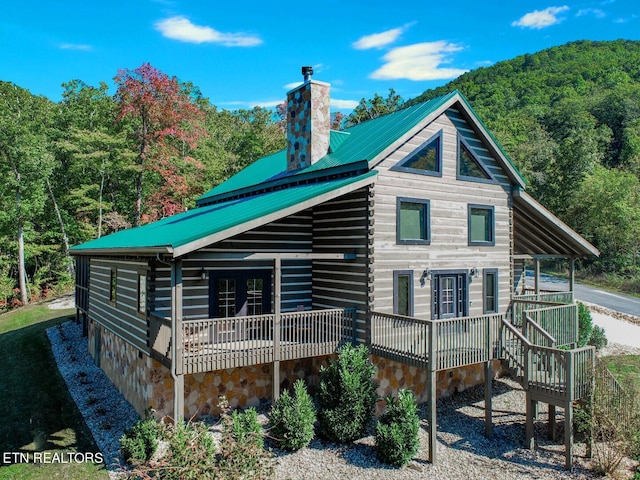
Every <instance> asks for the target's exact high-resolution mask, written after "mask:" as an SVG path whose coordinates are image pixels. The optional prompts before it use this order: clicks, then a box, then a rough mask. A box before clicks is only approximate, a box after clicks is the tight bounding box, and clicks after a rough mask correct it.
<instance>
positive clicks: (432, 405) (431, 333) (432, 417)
mask: <svg viewBox="0 0 640 480" xmlns="http://www.w3.org/2000/svg"><path fill="white" fill-rule="evenodd" d="M427 328H428V341H429V345H428V355H429V356H428V358H427V362H428V370H429V375H428V380H427V381H428V384H427V396H428V398H429V404H428V407H427V421H428V423H429V461H430V462H431V463H435V461H436V447H437V444H438V439H437V436H436V432H437V428H436V402H437V399H436V332H435V329H436V325H435V323H434V322H430V323H429V324H428V327H427Z"/></svg>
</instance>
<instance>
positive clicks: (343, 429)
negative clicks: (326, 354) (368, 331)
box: [317, 344, 378, 443]
mask: <svg viewBox="0 0 640 480" xmlns="http://www.w3.org/2000/svg"><path fill="white" fill-rule="evenodd" d="M374 373H375V368H374V366H373V364H372V363H371V360H369V351H368V349H367V347H366V346H364V345H359V346H358V347H353V346H352V345H351V344H346V345H345V346H344V347H343V348H342V349H341V350H340V352H339V354H338V359H337V360H333V359H332V360H331V362H330V364H329V366H328V367H326V368H324V367H323V368H322V369H321V370H320V385H319V387H318V394H317V400H318V433H319V434H320V435H321V436H322V437H324V438H326V439H327V440H330V441H333V442H338V443H348V442H352V441H354V440H356V439H357V438H360V437H361V436H362V435H363V434H364V433H365V431H366V429H367V427H368V425H369V423H370V422H371V419H372V416H373V410H374V408H375V404H376V402H377V400H378V395H377V393H376V388H377V385H376V384H375V382H374V381H373V375H374Z"/></svg>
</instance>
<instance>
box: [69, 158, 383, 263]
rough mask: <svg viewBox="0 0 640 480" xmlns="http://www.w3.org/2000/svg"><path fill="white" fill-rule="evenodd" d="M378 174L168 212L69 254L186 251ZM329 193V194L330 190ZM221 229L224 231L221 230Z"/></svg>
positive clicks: (340, 192) (366, 181)
mask: <svg viewBox="0 0 640 480" xmlns="http://www.w3.org/2000/svg"><path fill="white" fill-rule="evenodd" d="M376 175H377V172H376V171H370V172H367V173H364V174H362V175H358V176H352V177H348V178H340V179H337V180H327V181H323V182H316V183H311V184H304V185H299V186H291V187H289V188H284V189H281V190H275V191H270V192H266V193H262V194H257V195H253V196H249V197H245V198H239V199H234V200H228V201H226V202H223V203H218V204H214V205H209V206H204V207H200V208H196V209H194V210H190V211H188V212H184V213H180V214H177V215H173V216H171V217H167V218H164V219H162V220H159V221H157V222H153V223H150V224H148V225H143V226H141V227H137V228H130V229H128V230H122V231H120V232H116V233H113V234H111V235H107V236H104V237H102V238H99V239H97V240H93V241H90V242H87V243H83V244H81V245H78V246H75V247H73V248H71V251H72V253H74V254H83V253H86V254H89V253H117V252H118V251H120V252H124V251H127V252H129V251H132V252H134V251H137V252H141V253H153V252H155V251H158V252H173V254H174V256H179V255H184V254H185V253H188V252H189V251H190V244H192V243H193V242H202V241H206V239H208V238H210V239H211V243H214V242H216V241H220V240H223V239H224V238H227V237H228V236H232V235H235V234H237V233H241V231H243V230H242V226H243V225H247V228H246V229H250V228H254V227H255V226H254V225H252V223H251V222H252V221H255V220H259V221H261V222H263V223H266V222H268V221H273V220H275V219H276V217H277V218H281V217H283V216H286V215H290V214H292V213H294V211H293V210H295V211H300V210H303V209H305V208H309V207H311V206H313V205H314V204H317V203H321V202H322V201H326V200H328V199H329V197H330V198H333V196H336V195H343V194H345V193H348V192H349V191H353V190H355V189H357V188H360V187H361V186H363V185H367V184H369V183H372V182H373V180H374V179H375V176H376ZM331 194H332V195H333V196H332V195H331ZM225 235H226V236H225ZM194 249H195V248H194Z"/></svg>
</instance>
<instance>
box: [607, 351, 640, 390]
mask: <svg viewBox="0 0 640 480" xmlns="http://www.w3.org/2000/svg"><path fill="white" fill-rule="evenodd" d="M604 359H605V362H606V365H607V368H608V369H609V370H610V371H611V373H613V375H614V376H615V377H616V379H617V380H618V381H619V382H620V383H621V384H622V386H624V385H627V384H628V383H631V384H633V385H634V386H635V389H636V390H637V391H640V355H613V356H611V357H604Z"/></svg>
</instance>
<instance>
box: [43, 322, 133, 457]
mask: <svg viewBox="0 0 640 480" xmlns="http://www.w3.org/2000/svg"><path fill="white" fill-rule="evenodd" d="M47 336H48V337H49V342H50V343H51V350H52V352H53V356H54V358H55V359H56V362H57V363H58V370H60V374H61V375H62V378H64V381H65V382H66V384H67V387H68V388H69V392H70V393H71V397H72V398H73V401H74V402H75V403H76V405H77V406H78V409H79V410H80V413H81V414H82V416H83V417H84V421H85V422H86V424H87V426H88V427H89V429H90V430H91V434H92V435H93V439H94V440H95V442H96V444H97V445H98V448H99V449H100V450H101V451H102V454H103V456H104V459H105V463H106V464H107V466H108V467H110V469H113V468H115V467H113V465H112V464H115V465H118V464H119V463H121V462H122V459H121V457H120V453H119V450H120V441H119V440H120V437H121V436H122V435H123V433H124V431H125V430H126V429H127V428H129V427H130V426H131V425H133V424H134V423H135V422H136V420H138V414H137V413H136V411H135V410H134V409H133V407H132V406H131V404H129V402H127V401H126V400H125V398H124V397H123V396H122V394H121V393H120V392H119V391H118V390H117V389H116V387H115V386H114V385H113V383H112V382H111V380H109V378H108V377H107V376H106V374H105V373H104V372H103V371H102V370H101V369H99V368H98V367H96V366H95V365H94V363H93V358H91V355H89V351H88V349H87V338H86V337H83V336H82V326H81V325H79V324H76V323H75V322H66V323H63V324H61V325H59V326H56V327H51V328H48V329H47Z"/></svg>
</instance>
